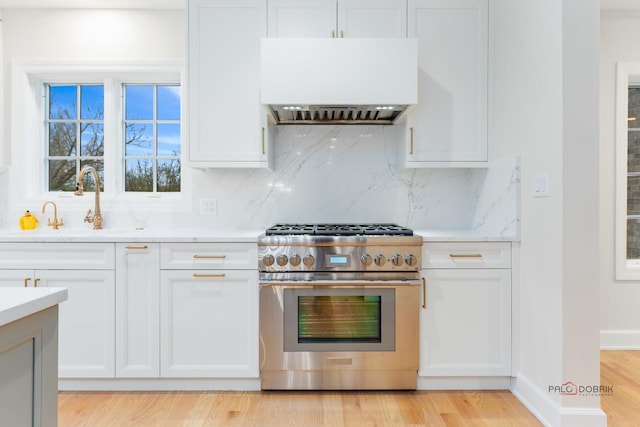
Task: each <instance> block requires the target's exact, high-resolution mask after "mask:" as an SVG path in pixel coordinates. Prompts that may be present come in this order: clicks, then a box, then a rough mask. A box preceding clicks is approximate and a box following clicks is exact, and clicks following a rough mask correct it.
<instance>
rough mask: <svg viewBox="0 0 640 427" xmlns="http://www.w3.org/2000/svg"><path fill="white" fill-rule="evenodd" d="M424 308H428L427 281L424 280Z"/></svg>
mask: <svg viewBox="0 0 640 427" xmlns="http://www.w3.org/2000/svg"><path fill="white" fill-rule="evenodd" d="M422 308H427V279H425V278H424V277H423V278H422Z"/></svg>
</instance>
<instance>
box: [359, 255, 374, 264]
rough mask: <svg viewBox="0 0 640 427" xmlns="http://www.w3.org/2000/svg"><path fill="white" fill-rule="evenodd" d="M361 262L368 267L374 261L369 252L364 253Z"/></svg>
mask: <svg viewBox="0 0 640 427" xmlns="http://www.w3.org/2000/svg"><path fill="white" fill-rule="evenodd" d="M360 262H361V263H362V265H364V266H365V267H366V266H369V265H371V263H372V262H373V258H371V255H369V254H364V255H362V256H361V257H360Z"/></svg>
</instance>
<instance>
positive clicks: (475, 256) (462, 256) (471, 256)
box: [449, 254, 482, 258]
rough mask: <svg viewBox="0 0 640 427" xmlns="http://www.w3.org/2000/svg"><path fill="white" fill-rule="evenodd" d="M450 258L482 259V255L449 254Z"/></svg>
mask: <svg viewBox="0 0 640 427" xmlns="http://www.w3.org/2000/svg"><path fill="white" fill-rule="evenodd" d="M449 257H451V258H482V254H449Z"/></svg>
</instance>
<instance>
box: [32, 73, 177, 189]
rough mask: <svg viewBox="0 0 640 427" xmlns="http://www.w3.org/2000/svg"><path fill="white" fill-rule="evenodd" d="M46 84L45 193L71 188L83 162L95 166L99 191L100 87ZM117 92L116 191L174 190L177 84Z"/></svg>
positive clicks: (128, 86)
mask: <svg viewBox="0 0 640 427" xmlns="http://www.w3.org/2000/svg"><path fill="white" fill-rule="evenodd" d="M45 87H46V90H45V92H46V94H47V97H46V98H47V101H48V102H47V103H46V105H47V119H46V132H45V134H46V138H45V140H46V144H45V145H46V153H47V155H46V157H47V175H48V176H47V181H48V191H73V190H74V189H75V183H76V177H77V176H78V174H79V172H80V169H81V168H82V167H84V166H93V167H94V168H95V169H96V171H97V172H98V174H99V176H100V181H101V187H102V188H101V191H104V185H103V183H104V182H105V178H104V164H105V162H104V153H105V136H104V133H105V127H104V116H105V111H104V108H105V107H104V106H105V101H104V85H81V84H76V85H67V84H64V85H63V84H45ZM120 90H121V93H122V99H123V104H124V105H123V109H122V110H123V111H124V118H123V119H122V120H121V123H122V133H121V135H122V136H121V138H120V140H121V143H122V144H123V146H122V150H121V152H122V153H123V159H122V162H121V171H122V174H123V178H124V179H123V180H122V182H123V183H124V185H123V187H124V188H122V189H121V191H124V192H151V193H155V192H179V191H180V182H181V180H180V151H181V150H180V86H179V85H177V84H173V85H159V84H126V83H125V84H122V85H121V88H120ZM114 113H115V112H107V114H114ZM114 151H115V150H114ZM90 185H93V184H92V183H91V184H88V186H87V190H92V189H91V187H90Z"/></svg>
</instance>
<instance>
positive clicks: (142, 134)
mask: <svg viewBox="0 0 640 427" xmlns="http://www.w3.org/2000/svg"><path fill="white" fill-rule="evenodd" d="M124 99H125V102H124V105H125V107H124V111H125V113H124V116H125V119H124V138H123V140H124V171H125V173H124V187H125V191H149V192H172V191H180V86H178V85H127V84H125V85H124Z"/></svg>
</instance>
